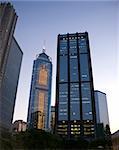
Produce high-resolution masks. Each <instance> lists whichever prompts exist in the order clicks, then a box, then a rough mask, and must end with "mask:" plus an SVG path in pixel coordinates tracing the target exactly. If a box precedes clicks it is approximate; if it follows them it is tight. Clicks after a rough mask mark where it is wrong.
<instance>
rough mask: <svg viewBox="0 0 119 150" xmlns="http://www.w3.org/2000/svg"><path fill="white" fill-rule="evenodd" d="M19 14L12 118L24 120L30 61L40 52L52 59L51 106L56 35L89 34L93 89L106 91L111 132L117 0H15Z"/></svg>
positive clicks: (116, 123) (115, 124)
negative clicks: (17, 71) (20, 56)
mask: <svg viewBox="0 0 119 150" xmlns="http://www.w3.org/2000/svg"><path fill="white" fill-rule="evenodd" d="M13 5H14V7H15V9H16V12H17V15H18V16H19V17H18V21H17V25H16V30H15V37H16V39H17V41H18V43H19V45H20V47H21V49H22V51H23V53H24V56H23V61H22V67H21V73H20V80H19V86H18V92H17V98H16V106H15V113H14V120H16V119H23V120H25V121H26V118H27V110H28V100H29V92H30V84H31V73H32V66H33V60H34V59H35V58H36V55H37V54H39V53H40V52H42V46H43V42H44V40H45V41H46V53H47V54H48V55H49V56H50V57H51V58H52V63H53V77H52V78H53V82H52V83H53V84H52V105H54V104H55V79H56V78H55V76H56V50H57V35H58V34H59V33H60V34H62V33H74V32H85V31H88V33H89V41H90V49H91V58H92V68H93V78H94V88H95V90H100V91H102V92H105V93H106V94H107V103H108V111H109V119H110V126H111V131H112V132H114V131H116V130H117V129H119V119H118V118H117V114H119V109H118V106H119V100H118V94H117V89H118V84H119V78H118V69H117V68H118V67H117V66H118V62H117V61H118V56H119V53H118V50H119V49H118V48H119V44H118V33H119V30H118V23H119V20H118V17H119V16H118V9H119V4H118V1H105V2H104V1H85V2H82V1H77V2H66V1H65V2H63V1H62V2H53V1H52V2H48V1H47V2H46V1H45V2H42V1H35V2H33V1H29V2H28V1H25V2H23V1H19V2H17V1H14V2H13Z"/></svg>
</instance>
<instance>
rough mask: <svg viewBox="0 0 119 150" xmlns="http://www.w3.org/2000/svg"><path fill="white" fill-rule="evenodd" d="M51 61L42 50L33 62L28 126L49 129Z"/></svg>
mask: <svg viewBox="0 0 119 150" xmlns="http://www.w3.org/2000/svg"><path fill="white" fill-rule="evenodd" d="M51 81H52V62H51V59H50V57H49V56H48V55H46V53H45V49H43V52H42V53H41V54H39V55H38V57H37V58H36V60H34V64H33V72H32V81H31V90H30V98H29V108H28V118H27V122H28V128H36V129H42V130H46V131H47V130H49V129H50V111H51V110H50V104H51Z"/></svg>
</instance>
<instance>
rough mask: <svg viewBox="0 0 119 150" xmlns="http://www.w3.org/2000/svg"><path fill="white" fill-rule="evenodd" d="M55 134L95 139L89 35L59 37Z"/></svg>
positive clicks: (76, 34)
mask: <svg viewBox="0 0 119 150" xmlns="http://www.w3.org/2000/svg"><path fill="white" fill-rule="evenodd" d="M55 120H56V134H58V135H60V136H62V137H68V138H77V137H82V138H84V139H89V140H90V139H93V138H95V134H96V131H95V125H96V112H95V100H94V88H93V75H92V66H91V56H90V48H89V38H88V33H87V32H85V33H74V34H62V35H60V34H59V35H58V46H57V76H56V119H55Z"/></svg>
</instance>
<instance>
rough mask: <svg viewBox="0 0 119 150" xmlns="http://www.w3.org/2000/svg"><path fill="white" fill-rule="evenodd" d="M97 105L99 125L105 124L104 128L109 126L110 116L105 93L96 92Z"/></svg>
mask: <svg viewBox="0 0 119 150" xmlns="http://www.w3.org/2000/svg"><path fill="white" fill-rule="evenodd" d="M95 105H96V120H97V123H103V125H104V127H106V125H109V115H108V107H107V97H106V94H105V93H103V92H101V91H97V90H96V91H95Z"/></svg>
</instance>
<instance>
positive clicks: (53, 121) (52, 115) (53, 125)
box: [51, 106, 55, 133]
mask: <svg viewBox="0 0 119 150" xmlns="http://www.w3.org/2000/svg"><path fill="white" fill-rule="evenodd" d="M54 129H55V106H51V132H52V133H54Z"/></svg>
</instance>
